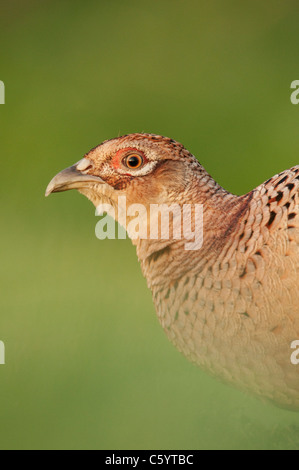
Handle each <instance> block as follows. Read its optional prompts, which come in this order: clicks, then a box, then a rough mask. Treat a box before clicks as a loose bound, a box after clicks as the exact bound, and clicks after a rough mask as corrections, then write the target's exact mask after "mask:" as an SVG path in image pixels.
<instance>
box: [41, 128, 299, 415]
mask: <svg viewBox="0 0 299 470" xmlns="http://www.w3.org/2000/svg"><path fill="white" fill-rule="evenodd" d="M69 189H77V190H79V191H80V193H82V194H83V195H85V196H86V197H88V198H89V199H90V200H91V201H92V202H93V203H94V205H95V206H98V205H100V204H103V203H105V204H109V205H110V206H111V207H113V208H115V209H116V211H115V214H116V215H115V218H116V219H119V215H118V214H120V212H118V210H117V208H118V201H119V197H120V196H125V198H126V204H127V206H130V205H132V204H136V203H138V204H142V205H143V206H144V207H145V208H146V210H148V211H149V212H150V210H151V207H155V208H157V207H158V206H159V207H160V206H161V205H167V206H170V205H172V204H175V205H176V206H179V207H181V208H182V207H183V206H185V205H189V206H190V207H195V205H200V206H201V207H202V208H203V241H202V244H201V246H200V249H193V250H191V249H189V250H188V249H186V243H187V240H186V239H184V236H183V237H182V238H181V239H179V238H175V237H174V235H173V233H174V228H175V225H177V224H178V220H179V219H177V218H175V217H173V218H172V220H171V224H172V229H173V230H172V235H170V236H169V237H168V238H167V237H164V236H162V232H161V231H160V232H159V234H158V236H156V237H152V238H151V237H145V236H143V237H141V236H139V237H138V236H137V237H136V236H135V237H132V239H133V240H132V241H133V243H134V244H135V245H136V248H137V255H138V258H139V260H140V263H141V267H142V271H143V274H144V276H145V277H146V279H147V283H148V286H149V288H150V289H151V291H152V294H153V300H154V304H155V307H156V311H157V315H158V318H159V321H160V323H161V325H162V327H163V328H164V330H165V332H166V334H167V336H168V337H169V339H170V340H171V341H172V342H173V343H174V344H175V346H176V347H177V348H178V349H179V350H180V351H181V352H182V353H183V354H184V355H185V356H186V357H187V358H188V359H190V360H191V361H192V362H194V363H196V364H198V365H199V366H200V367H201V368H202V369H204V370H205V371H207V372H208V373H210V374H212V375H214V376H216V377H218V378H219V379H220V380H222V381H224V382H226V383H230V384H233V385H235V386H236V387H238V388H239V389H241V390H244V391H248V392H250V393H253V394H255V395H256V396H259V397H260V398H263V399H266V400H268V401H272V402H274V403H275V404H276V405H278V406H281V407H284V408H288V409H291V410H297V411H299V365H296V363H295V364H294V361H292V360H291V357H292V354H294V350H293V349H292V348H294V346H293V345H294V342H296V341H298V340H299V294H298V287H299V216H298V200H299V193H298V191H299V166H297V167H294V168H292V169H290V170H287V171H284V172H283V173H280V174H279V175H277V176H274V177H273V178H271V179H270V180H269V181H267V182H266V183H264V184H262V185H261V186H259V187H258V188H256V189H254V190H253V191H251V192H250V193H249V194H246V195H245V196H235V195H233V194H231V193H229V192H227V191H225V190H224V189H223V188H222V187H221V186H219V185H218V184H217V183H216V182H215V181H214V180H213V178H212V177H211V176H210V175H209V174H208V173H207V172H206V171H205V169H204V168H203V167H202V166H201V165H200V163H199V162H198V161H197V160H196V158H195V157H194V156H193V155H192V154H191V153H190V152H188V151H187V150H186V149H185V148H184V147H183V146H182V145H181V144H179V143H178V142H176V141H174V140H172V139H169V138H166V137H162V136H157V135H152V134H131V135H127V136H123V137H119V138H116V139H112V140H109V141H105V142H103V143H102V144H101V145H99V146H98V147H96V148H94V149H93V150H91V151H90V152H89V153H88V154H86V156H85V157H84V158H83V160H81V161H80V162H79V163H77V164H76V165H74V166H72V167H70V168H68V169H66V170H64V171H62V172H61V173H59V174H58V175H57V176H56V177H55V178H54V179H53V180H52V181H51V183H50V184H49V186H48V188H47V193H46V194H47V195H49V194H50V193H54V192H61V191H66V190H69ZM149 212H146V214H148V213H149ZM191 212H192V214H193V213H194V210H192V211H191ZM193 215H194V214H193ZM122 219H123V217H122ZM129 220H131V218H130V217H129V216H128V215H127V214H126V217H125V221H124V222H123V225H124V226H125V227H126V228H127V229H128V222H129ZM142 221H143V222H142ZM147 221H148V215H146V216H145V217H143V219H141V224H142V223H144V224H146V222H147ZM179 223H181V222H179ZM171 224H170V225H171ZM193 226H194V224H193ZM141 228H142V227H141ZM146 230H147V229H146ZM128 233H129V235H130V231H129V230H128ZM146 233H147V232H146ZM188 241H190V240H189V239H188ZM295 344H296V343H295ZM298 356H299V352H298ZM298 362H299V361H298Z"/></svg>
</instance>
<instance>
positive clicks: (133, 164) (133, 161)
mask: <svg viewBox="0 0 299 470" xmlns="http://www.w3.org/2000/svg"><path fill="white" fill-rule="evenodd" d="M124 164H125V165H126V166H127V167H128V168H131V169H133V170H136V169H137V168H140V167H141V165H142V164H143V158H142V157H141V156H140V155H138V153H132V154H131V155H128V156H127V157H126V158H125V159H124Z"/></svg>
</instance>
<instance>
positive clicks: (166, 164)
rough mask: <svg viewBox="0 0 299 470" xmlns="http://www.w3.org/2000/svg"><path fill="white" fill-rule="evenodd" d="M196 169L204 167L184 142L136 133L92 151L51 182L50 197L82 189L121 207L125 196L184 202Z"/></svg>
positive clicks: (139, 200) (147, 201)
mask: <svg viewBox="0 0 299 470" xmlns="http://www.w3.org/2000/svg"><path fill="white" fill-rule="evenodd" d="M195 170H197V171H199V172H200V173H202V171H204V170H203V168H202V167H201V165H200V164H199V163H198V161H197V160H196V158H195V157H194V156H193V155H192V154H191V153H190V152H188V151H187V150H186V149H185V148H184V147H183V145H181V144H179V143H178V142H176V141H174V140H172V139H169V138H166V137H162V136H158V135H153V134H130V135H127V136H123V137H118V138H116V139H112V140H108V141H105V142H103V143H102V144H100V145H99V146H97V147H96V148H94V149H92V150H91V151H90V152H88V153H87V154H86V155H85V157H84V158H83V159H82V160H80V161H79V162H78V163H76V164H75V165H73V166H71V167H70V168H67V169H66V170H63V171H62V172H61V173H59V174H58V175H57V176H55V178H54V179H53V180H52V181H51V183H50V184H49V186H48V188H47V192H46V196H48V195H50V194H51V193H56V192H61V191H67V190H70V189H77V190H78V191H79V192H81V193H82V194H84V195H85V196H87V197H88V198H89V199H90V200H91V201H92V202H93V203H94V204H95V206H98V205H99V204H101V203H103V202H104V203H110V204H112V205H115V204H116V203H117V199H118V197H119V196H120V195H125V196H126V199H127V202H128V204H134V203H139V204H144V205H145V206H147V205H148V204H151V203H152V204H154V203H156V204H161V203H173V202H180V199H182V198H183V195H184V194H185V193H186V192H187V190H188V187H189V186H190V184H191V182H192V179H193V177H194V174H195V173H196V172H195Z"/></svg>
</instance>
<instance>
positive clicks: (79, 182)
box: [46, 158, 104, 197]
mask: <svg viewBox="0 0 299 470" xmlns="http://www.w3.org/2000/svg"><path fill="white" fill-rule="evenodd" d="M91 167H92V162H91V161H90V160H89V159H88V158H83V160H80V161H79V162H78V163H76V165H73V166H70V167H69V168H66V170H63V171H61V172H60V173H58V175H56V176H55V177H54V178H53V179H52V181H51V182H50V184H49V186H48V187H47V190H46V197H48V196H50V194H52V193H60V192H62V191H69V190H70V189H82V188H84V187H88V186H89V184H90V183H100V184H103V183H104V181H103V180H102V179H101V178H100V177H98V176H93V175H89V174H87V173H86V171H88V170H90V168H91Z"/></svg>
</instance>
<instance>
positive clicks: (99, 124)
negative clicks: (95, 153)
mask: <svg viewBox="0 0 299 470" xmlns="http://www.w3.org/2000/svg"><path fill="white" fill-rule="evenodd" d="M298 16H299V12H298V2H297V0H294V1H291V0H283V1H278V0H273V1H272V2H269V1H265V0H263V1H257V0H251V1H244V2H240V1H237V0H228V1H226V2H223V1H221V0H212V1H211V0H204V1H192V0H185V1H178V0H159V1H155V0H151V1H149V0H146V1H133V0H128V1H126V2H124V1H120V0H113V1H111V0H110V1H105V0H98V1H92V0H88V1H84V2H83V1H80V2H79V1H76V0H72V1H63V0H59V1H57V0H51V1H49V0H43V1H39V2H38V1H34V0H31V1H30V0H27V1H26V2H25V1H21V0H19V1H13V0H10V1H2V2H1V13H0V80H3V81H4V83H5V85H6V104H5V105H4V106H1V107H0V152H1V161H2V170H1V176H2V177H1V184H0V197H1V235H0V236H1V265H0V266H1V269H0V275H1V299H0V306H1V307H0V308H1V315H0V339H1V340H3V341H4V342H5V346H6V361H7V364H6V365H5V366H1V367H0V448H1V449H16V448H17V449H29V448H34V449H53V448H56V449H66V448H67V449H89V448H98V449H153V448H155V449H168V450H170V449H210V448H216V449H253V448H256V449H299V415H298V414H295V413H290V412H286V411H283V410H280V409H277V408H274V407H272V406H270V405H265V404H263V403H260V402H259V401H256V400H255V399H254V398H249V397H247V396H246V395H243V394H242V393H240V392H238V391H235V390H234V389H231V388H229V387H226V386H224V385H222V384H219V383H218V382H217V381H215V380H214V379H212V378H210V377H208V376H206V375H205V374H203V373H202V372H201V371H200V370H199V369H197V368H196V367H194V366H193V365H191V364H189V363H188V362H187V361H186V360H185V359H184V358H183V357H182V356H181V355H180V354H179V353H178V352H177V351H176V350H175V349H174V347H173V346H172V345H171V344H170V343H169V342H168V340H167V338H166V336H165V335H164V333H163V331H162V328H161V327H160V325H159V324H158V320H157V318H156V315H155V311H154V307H153V305H152V301H151V294H150V292H149V291H148V290H147V287H146V282H145V280H144V279H143V277H142V275H141V272H140V268H139V266H138V262H137V259H136V255H135V249H134V248H133V247H132V246H131V243H130V241H103V242H100V241H98V240H97V239H96V237H95V234H94V229H95V224H96V221H97V219H96V217H95V212H94V208H93V206H92V205H91V204H90V203H89V202H88V201H87V200H85V199H84V198H83V197H82V196H80V195H79V194H78V193H76V192H70V193H66V194H63V195H59V196H58V195H57V196H53V197H51V198H50V199H48V200H46V199H44V191H45V188H46V186H47V184H48V182H49V180H50V179H51V178H52V177H53V176H54V174H56V173H57V172H58V171H59V170H61V169H63V168H65V167H66V166H69V165H71V164H73V163H75V162H76V161H78V160H79V159H80V158H81V157H82V156H83V155H84V154H85V153H86V152H87V151H88V150H89V149H90V148H92V147H94V146H95V145H97V144H99V143H100V142H101V141H102V140H104V139H108V138H112V137H115V136H117V135H121V134H125V133H130V132H140V131H144V132H154V133H158V134H163V135H167V136H170V137H172V138H175V139H176V140H179V141H181V142H183V143H184V144H185V146H186V147H187V148H188V149H189V150H190V151H192V152H193V153H194V154H195V155H196V156H197V157H198V158H199V160H200V161H201V163H202V164H203V165H204V166H205V167H206V169H207V170H208V171H209V172H210V173H211V174H212V175H213V176H214V177H215V179H217V180H218V182H219V183H221V184H222V185H223V186H224V187H225V188H227V189H229V190H231V191H232V192H235V193H238V194H241V193H245V192H247V191H249V190H250V189H252V188H253V187H255V186H257V185H258V184H260V183H261V182H263V181H265V180H266V179H268V178H269V177H271V176H273V175H274V174H276V173H278V172H280V171H281V170H284V169H286V168H289V167H291V166H292V165H295V164H298V163H299V162H298V149H299V132H298V124H299V106H294V105H292V104H291V102H290V95H291V90H290V84H291V82H292V81H293V80H296V79H299V65H298V46H299V36H298V19H299V18H298ZM298 379H299V377H298Z"/></svg>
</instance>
